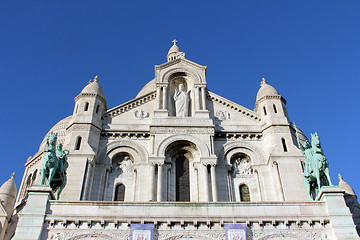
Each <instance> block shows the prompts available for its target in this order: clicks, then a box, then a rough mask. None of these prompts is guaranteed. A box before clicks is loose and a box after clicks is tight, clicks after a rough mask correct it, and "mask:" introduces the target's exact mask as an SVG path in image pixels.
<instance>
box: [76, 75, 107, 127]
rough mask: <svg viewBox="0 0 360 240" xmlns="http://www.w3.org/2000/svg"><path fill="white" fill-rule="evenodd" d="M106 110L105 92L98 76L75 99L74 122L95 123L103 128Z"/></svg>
mask: <svg viewBox="0 0 360 240" xmlns="http://www.w3.org/2000/svg"><path fill="white" fill-rule="evenodd" d="M106 109H107V106H106V99H105V94H104V90H103V89H102V87H101V86H100V84H99V79H98V76H95V78H94V79H93V80H90V81H89V82H88V85H86V87H84V89H83V90H82V91H81V93H80V94H79V95H78V96H76V98H75V108H74V113H73V122H82V123H93V124H95V126H98V127H101V121H100V120H101V116H102V114H103V113H104V112H105V111H106Z"/></svg>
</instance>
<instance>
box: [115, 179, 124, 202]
mask: <svg viewBox="0 0 360 240" xmlns="http://www.w3.org/2000/svg"><path fill="white" fill-rule="evenodd" d="M124 200H125V185H124V184H122V183H120V184H118V185H117V186H116V188H115V197H114V201H121V202H123V201H124Z"/></svg>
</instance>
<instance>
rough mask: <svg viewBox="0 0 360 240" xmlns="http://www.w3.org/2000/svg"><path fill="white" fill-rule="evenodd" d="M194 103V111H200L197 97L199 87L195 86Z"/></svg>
mask: <svg viewBox="0 0 360 240" xmlns="http://www.w3.org/2000/svg"><path fill="white" fill-rule="evenodd" d="M194 98H195V99H194V100H195V101H194V102H195V111H197V110H200V97H199V87H198V86H195V94H194Z"/></svg>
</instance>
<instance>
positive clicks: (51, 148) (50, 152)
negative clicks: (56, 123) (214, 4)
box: [40, 133, 69, 200]
mask: <svg viewBox="0 0 360 240" xmlns="http://www.w3.org/2000/svg"><path fill="white" fill-rule="evenodd" d="M56 141H57V134H55V133H49V134H48V136H47V138H46V142H45V149H44V152H45V156H44V157H43V159H42V162H41V169H40V172H41V185H44V183H45V178H47V184H46V185H49V186H50V188H51V189H52V190H53V191H54V193H55V196H56V199H57V200H58V199H59V197H60V193H61V191H62V190H63V189H64V187H65V185H66V169H67V167H68V163H67V161H66V160H67V155H68V154H69V151H68V150H62V144H61V143H59V144H58V145H57V146H56Z"/></svg>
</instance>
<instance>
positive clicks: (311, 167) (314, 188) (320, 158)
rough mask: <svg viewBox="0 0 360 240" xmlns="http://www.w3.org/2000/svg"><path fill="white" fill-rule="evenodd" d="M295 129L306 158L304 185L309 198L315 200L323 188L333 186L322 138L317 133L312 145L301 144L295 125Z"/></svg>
mask: <svg viewBox="0 0 360 240" xmlns="http://www.w3.org/2000/svg"><path fill="white" fill-rule="evenodd" d="M294 128H295V131H296V139H297V143H298V145H299V148H300V149H301V151H302V154H303V155H304V156H305V162H304V165H303V166H304V167H303V169H304V176H303V184H304V187H305V189H306V192H307V194H308V196H309V198H310V199H311V200H314V199H315V197H316V196H317V195H318V193H319V192H320V189H321V187H322V186H333V185H332V183H331V179H330V172H329V163H328V160H327V159H326V157H325V155H324V153H323V149H322V148H321V145H320V137H319V136H318V135H317V133H316V132H315V134H311V144H310V142H309V141H308V140H305V141H304V142H303V144H301V142H300V138H299V134H298V131H297V128H296V126H295V124H294Z"/></svg>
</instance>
